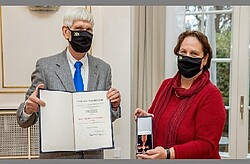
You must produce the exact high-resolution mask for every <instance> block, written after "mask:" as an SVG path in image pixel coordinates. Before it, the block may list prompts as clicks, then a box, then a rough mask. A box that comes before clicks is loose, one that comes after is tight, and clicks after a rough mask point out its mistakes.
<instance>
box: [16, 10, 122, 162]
mask: <svg viewBox="0 0 250 164" xmlns="http://www.w3.org/2000/svg"><path fill="white" fill-rule="evenodd" d="M93 26H94V21H93V16H92V15H91V13H89V12H88V11H87V10H86V9H85V8H84V7H74V8H71V9H69V10H68V11H67V13H66V14H65V16H64V19H63V26H62V33H63V36H64V38H65V39H66V40H67V41H68V43H69V44H68V46H67V47H66V49H65V50H63V51H62V52H61V53H59V54H56V55H53V56H49V57H45V58H42V59H39V60H38V61H37V63H36V69H35V71H34V72H33V73H32V76H31V80H32V85H31V86H30V88H29V89H28V91H27V93H26V98H25V102H23V103H21V104H20V106H19V107H18V110H17V122H18V124H19V125H20V126H21V127H23V128H26V127H29V126H31V125H33V124H35V123H36V121H37V118H38V110H39V106H40V105H41V106H45V103H46V102H44V101H43V100H41V99H39V98H38V97H37V94H38V88H44V89H49V90H58V91H70V92H74V91H77V92H81V91H97V90H107V98H108V99H109V100H110V102H111V106H112V121H114V120H115V119H117V118H119V117H120V112H121V111H120V110H121V109H120V102H121V96H120V93H119V91H118V90H117V89H115V88H112V87H111V67H110V65H109V64H107V63H105V62H104V61H103V60H101V59H98V58H95V57H93V56H91V55H90V54H88V53H87V52H88V51H89V49H90V47H91V43H92V37H93ZM77 71H78V72H80V73H79V74H78V75H77V76H76V72H77ZM79 81H80V82H79ZM59 115H60V113H58V115H56V116H55V121H56V117H57V116H59ZM83 142H87V141H83ZM62 144H63V143H62ZM40 158H75V159H77V158H85V159H88V158H96V159H98V158H99V159H101V158H103V151H102V150H95V151H85V152H84V151H83V152H60V153H58V152H53V153H41V154H40Z"/></svg>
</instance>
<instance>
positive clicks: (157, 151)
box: [137, 146, 167, 159]
mask: <svg viewBox="0 0 250 164" xmlns="http://www.w3.org/2000/svg"><path fill="white" fill-rule="evenodd" d="M137 157H140V158H142V159H166V158H167V153H166V150H165V149H164V148H163V147H161V146H157V147H156V148H154V149H151V150H148V151H146V154H137Z"/></svg>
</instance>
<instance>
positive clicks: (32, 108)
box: [24, 84, 45, 114]
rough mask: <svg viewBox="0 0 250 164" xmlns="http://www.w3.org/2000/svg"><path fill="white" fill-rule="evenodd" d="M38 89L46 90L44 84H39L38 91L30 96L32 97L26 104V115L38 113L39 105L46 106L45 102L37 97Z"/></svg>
mask: <svg viewBox="0 0 250 164" xmlns="http://www.w3.org/2000/svg"><path fill="white" fill-rule="evenodd" d="M38 88H44V84H39V85H38V86H37V87H36V90H35V91H34V92H33V93H32V94H31V95H30V97H29V98H28V99H27V100H26V102H25V109H24V111H25V113H27V114H32V113H34V112H38V109H39V105H41V106H43V107H44V106H45V102H44V101H42V100H41V99H39V98H38V97H37V95H38Z"/></svg>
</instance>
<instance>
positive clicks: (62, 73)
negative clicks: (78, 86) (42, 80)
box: [55, 50, 75, 92]
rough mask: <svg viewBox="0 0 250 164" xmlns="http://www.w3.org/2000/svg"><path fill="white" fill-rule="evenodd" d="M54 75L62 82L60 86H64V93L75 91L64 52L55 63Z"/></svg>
mask: <svg viewBox="0 0 250 164" xmlns="http://www.w3.org/2000/svg"><path fill="white" fill-rule="evenodd" d="M55 73H56V75H57V76H58V78H59V79H60V81H61V82H62V85H63V86H64V88H65V89H66V91H71V92H72V91H75V86H74V83H73V79H72V74H71V71H70V67H69V63H68V60H67V56H66V50H64V51H63V52H62V53H61V55H60V57H59V58H58V61H57V62H56V70H55Z"/></svg>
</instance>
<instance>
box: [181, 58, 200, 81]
mask: <svg viewBox="0 0 250 164" xmlns="http://www.w3.org/2000/svg"><path fill="white" fill-rule="evenodd" d="M203 58H204V57H203ZM203 58H192V57H189V56H183V55H180V54H178V69H179V71H180V73H181V74H182V75H183V76H184V77H185V78H192V77H194V76H195V75H196V74H197V73H199V72H200V71H201V69H200V67H201V62H202V59H203Z"/></svg>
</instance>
